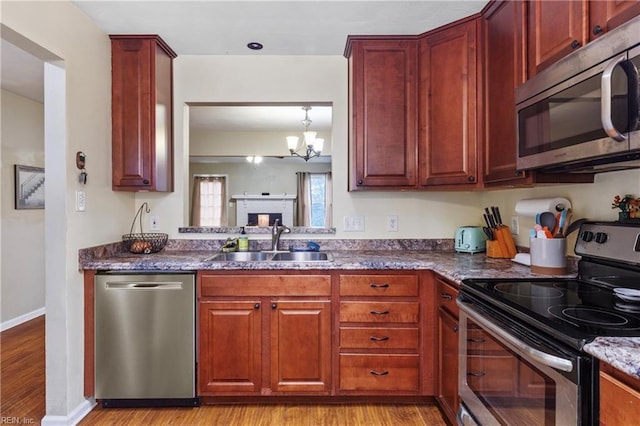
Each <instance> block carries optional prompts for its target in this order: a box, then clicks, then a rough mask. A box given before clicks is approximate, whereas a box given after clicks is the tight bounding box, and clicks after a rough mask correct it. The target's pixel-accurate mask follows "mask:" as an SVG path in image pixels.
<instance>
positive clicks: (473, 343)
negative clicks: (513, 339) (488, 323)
mask: <svg viewBox="0 0 640 426" xmlns="http://www.w3.org/2000/svg"><path fill="white" fill-rule="evenodd" d="M467 350H468V351H469V352H471V353H476V354H483V355H486V354H492V355H505V354H507V353H508V352H507V350H506V349H505V347H504V346H502V345H501V344H500V343H498V342H497V341H496V340H495V339H494V338H493V337H491V336H490V335H488V334H487V333H485V332H484V331H483V330H482V329H479V328H470V329H468V330H467Z"/></svg>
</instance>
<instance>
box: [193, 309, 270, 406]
mask: <svg viewBox="0 0 640 426" xmlns="http://www.w3.org/2000/svg"><path fill="white" fill-rule="evenodd" d="M199 308H200V312H199V318H200V321H199V332H198V335H199V336H200V339H199V345H200V348H199V352H198V353H199V357H198V383H199V385H198V387H199V389H200V394H201V395H211V394H214V393H227V394H229V393H260V388H261V377H262V350H261V340H260V336H261V315H260V310H261V304H260V301H258V300H256V301H243V302H234V301H228V302H200V304H199Z"/></svg>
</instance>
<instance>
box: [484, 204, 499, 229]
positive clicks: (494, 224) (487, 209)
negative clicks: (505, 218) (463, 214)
mask: <svg viewBox="0 0 640 426" xmlns="http://www.w3.org/2000/svg"><path fill="white" fill-rule="evenodd" d="M484 211H485V213H486V214H487V218H489V227H490V228H492V229H497V228H498V227H497V226H496V221H495V219H494V218H493V215H492V214H491V213H490V212H489V207H485V208H484Z"/></svg>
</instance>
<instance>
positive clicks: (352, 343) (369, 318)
mask: <svg viewBox="0 0 640 426" xmlns="http://www.w3.org/2000/svg"><path fill="white" fill-rule="evenodd" d="M420 294H421V289H420V285H419V277H418V275H417V274H415V273H408V274H397V275H396V274H357V275H355V274H341V275H340V277H339V297H340V303H339V313H338V320H339V355H338V359H339V362H338V370H339V371H338V375H339V383H338V384H339V387H338V392H339V393H340V394H341V395H376V394H377V395H383V394H386V395H390V394H400V395H419V394H421V393H422V386H421V383H422V381H421V377H422V372H423V366H422V351H421V343H422V342H423V340H424V339H423V335H422V331H423V327H421V319H422V318H423V317H422V315H421V314H422V313H421V310H422V309H421V307H422V304H421V299H420Z"/></svg>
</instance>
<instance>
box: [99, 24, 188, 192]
mask: <svg viewBox="0 0 640 426" xmlns="http://www.w3.org/2000/svg"><path fill="white" fill-rule="evenodd" d="M109 37H110V38H111V67H112V69H111V79H112V88H111V89H112V107H111V114H112V161H113V163H112V169H113V172H112V189H113V190H114V191H164V192H167V191H173V58H175V57H176V56H177V55H176V54H175V53H174V52H173V50H171V48H170V47H169V46H168V45H167V44H166V43H165V42H164V41H163V40H162V39H161V38H160V37H158V36H156V35H111V36H109Z"/></svg>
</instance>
